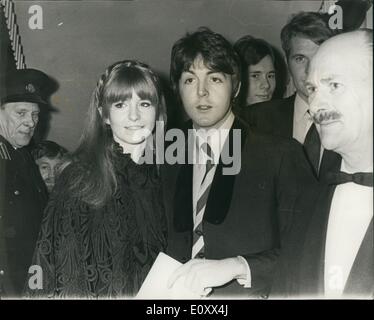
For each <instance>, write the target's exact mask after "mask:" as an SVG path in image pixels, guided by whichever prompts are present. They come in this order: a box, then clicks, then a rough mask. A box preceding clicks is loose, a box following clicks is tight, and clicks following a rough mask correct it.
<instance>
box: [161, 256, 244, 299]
mask: <svg viewBox="0 0 374 320" xmlns="http://www.w3.org/2000/svg"><path fill="white" fill-rule="evenodd" d="M243 277H246V265H245V263H243V261H242V260H240V259H239V258H238V257H235V258H226V259H221V260H210V259H192V260H190V261H188V262H187V263H185V264H184V265H182V266H180V267H179V268H178V269H176V270H175V271H174V273H173V274H172V275H171V276H170V278H169V280H168V284H167V285H168V287H169V288H170V289H171V288H172V287H173V285H174V284H175V282H176V281H177V280H178V279H180V278H181V279H183V278H184V286H185V287H186V288H187V289H189V290H191V291H192V292H194V293H195V294H198V295H200V296H202V297H206V296H207V295H208V294H209V293H210V292H211V291H212V288H214V287H219V286H222V285H224V284H226V283H228V282H230V281H231V280H233V279H239V278H243Z"/></svg>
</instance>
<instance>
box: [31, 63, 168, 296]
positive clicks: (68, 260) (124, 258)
mask: <svg viewBox="0 0 374 320" xmlns="http://www.w3.org/2000/svg"><path fill="white" fill-rule="evenodd" d="M157 120H158V121H163V122H165V121H166V110H165V102H164V98H163V94H162V91H161V87H160V81H159V79H158V77H157V76H156V75H155V74H154V73H153V71H152V70H151V69H150V68H149V67H148V66H147V65H145V64H143V63H140V62H137V61H132V60H127V61H121V62H118V63H115V64H113V65H112V66H110V67H108V68H107V69H106V71H105V73H104V74H103V75H102V76H101V77H100V79H99V81H98V83H97V86H96V89H95V90H94V92H93V95H92V99H91V103H90V107H89V109H88V114H87V124H86V126H85V128H84V132H83V135H82V138H81V140H80V143H79V146H78V148H77V150H76V151H75V152H73V153H72V155H71V157H70V161H69V163H68V164H67V166H66V167H65V168H64V170H63V171H62V173H61V175H60V177H59V179H58V181H57V183H56V185H55V188H54V189H53V192H52V194H51V196H50V200H49V203H48V205H47V208H46V210H45V216H44V220H43V224H42V228H41V232H40V235H39V240H38V242H37V247H36V252H35V255H34V264H36V265H40V266H41V267H42V271H43V289H42V290H41V291H40V290H37V291H38V295H40V292H42V295H43V296H50V297H83V298H90V297H104V298H109V297H110V298H113V297H126V296H134V295H135V294H136V293H137V292H138V290H139V288H140V286H141V284H142V282H143V280H144V278H145V276H146V275H147V273H148V271H149V269H150V267H151V265H152V264H153V261H154V260H155V258H156V256H157V254H158V253H159V252H160V251H163V250H164V249H165V246H166V220H165V216H164V211H163V205H162V202H161V201H162V200H161V199H162V194H161V185H160V178H159V175H158V168H157V166H156V164H154V163H142V164H141V162H142V161H140V159H141V156H142V155H143V154H144V153H145V151H146V148H148V147H149V148H150V149H151V150H154V148H153V147H154V146H153V139H152V135H153V132H154V130H155V123H156V121H157ZM156 147H157V146H156ZM28 291H29V292H30V290H28ZM31 295H33V292H31Z"/></svg>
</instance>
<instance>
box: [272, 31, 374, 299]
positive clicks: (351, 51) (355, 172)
mask: <svg viewBox="0 0 374 320" xmlns="http://www.w3.org/2000/svg"><path fill="white" fill-rule="evenodd" d="M372 41H373V38H372V31H371V30H359V31H354V32H349V33H345V34H341V35H339V36H336V37H333V38H331V39H330V40H327V41H326V42H325V43H324V44H323V45H322V46H321V47H320V48H319V50H318V52H317V54H316V55H315V57H314V58H313V60H312V63H311V66H310V72H309V75H308V79H307V88H308V91H309V105H310V114H311V116H312V118H313V121H314V123H315V124H316V127H317V130H318V133H319V135H320V138H321V143H322V145H323V147H324V148H325V149H328V150H333V151H335V152H337V153H339V154H340V155H341V156H342V161H341V167H340V169H341V172H340V173H336V172H335V173H331V174H327V175H326V178H325V181H322V182H321V185H320V186H318V187H317V188H315V187H314V188H311V189H310V190H309V192H308V193H306V194H305V195H304V196H303V197H302V198H301V199H300V202H299V204H298V205H297V206H296V210H298V214H297V215H296V214H295V218H294V223H293V229H292V230H291V232H290V233H289V236H288V237H287V239H285V245H284V248H283V258H282V263H281V267H280V268H279V275H278V278H277V281H275V283H274V287H273V295H274V296H283V297H284V296H288V297H303V298H308V297H317V298H358V297H360V298H373V292H374V258H373V173H372V172H373V79H372V77H373V75H372V68H373V51H372V50H373V49H372V45H373V43H372Z"/></svg>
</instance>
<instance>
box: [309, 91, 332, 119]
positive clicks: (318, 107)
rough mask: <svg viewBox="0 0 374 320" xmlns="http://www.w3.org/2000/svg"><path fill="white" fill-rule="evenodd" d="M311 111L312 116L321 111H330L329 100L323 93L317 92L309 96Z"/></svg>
mask: <svg viewBox="0 0 374 320" xmlns="http://www.w3.org/2000/svg"><path fill="white" fill-rule="evenodd" d="M308 102H309V111H310V113H311V114H316V113H318V112H321V111H325V110H328V109H329V102H328V99H327V98H326V97H325V95H324V94H323V92H318V91H317V92H315V93H313V94H311V95H309V99H308Z"/></svg>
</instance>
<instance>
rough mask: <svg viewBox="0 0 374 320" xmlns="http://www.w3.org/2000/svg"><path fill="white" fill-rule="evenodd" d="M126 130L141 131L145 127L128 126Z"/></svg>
mask: <svg viewBox="0 0 374 320" xmlns="http://www.w3.org/2000/svg"><path fill="white" fill-rule="evenodd" d="M125 128H126V129H127V130H139V129H143V126H127V127H125Z"/></svg>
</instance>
